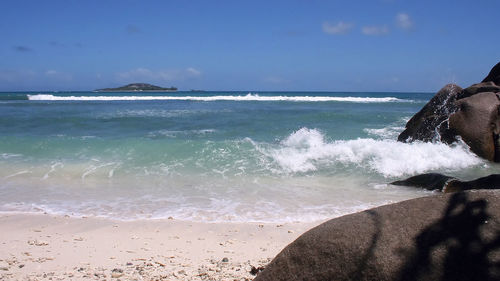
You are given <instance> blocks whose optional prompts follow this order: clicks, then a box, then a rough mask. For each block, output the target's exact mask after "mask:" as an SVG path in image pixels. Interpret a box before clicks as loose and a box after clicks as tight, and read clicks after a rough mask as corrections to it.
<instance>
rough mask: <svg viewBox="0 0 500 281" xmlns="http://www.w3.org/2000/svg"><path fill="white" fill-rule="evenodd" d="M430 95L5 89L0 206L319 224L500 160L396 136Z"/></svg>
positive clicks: (0, 98) (485, 170) (0, 119)
mask: <svg viewBox="0 0 500 281" xmlns="http://www.w3.org/2000/svg"><path fill="white" fill-rule="evenodd" d="M432 96H433V93H396V92H387V93H384V92H376V93H371V92H253V91H252V92H248V91H245V92H236V91H227V92H222V91H217V92H212V91H210V92H206V91H189V92H147V93H146V92H123V93H121V92H113V93H102V92H4V93H0V213H47V214H52V215H68V216H72V217H99V218H109V219H116V220H125V221H128V220H144V219H146V220H154V219H167V218H174V219H177V220H184V221H196V222H262V223H293V222H316V221H322V220H326V219H329V218H334V217H338V216H341V215H345V214H349V213H353V212H357V211H361V210H365V209H368V208H372V207H375V206H380V205H384V204H389V203H394V202H399V201H403V200H407V199H411V198H417V197H423V196H429V195H432V194H435V192H432V191H426V190H422V189H419V188H413V187H401V186H394V185H390V184H389V183H390V182H392V181H395V180H400V179H404V178H407V177H410V176H414V175H417V174H421V173H429V172H438V173H444V174H447V175H451V176H456V177H459V178H461V179H464V180H469V179H474V178H477V177H480V176H485V175H488V174H490V173H496V172H498V170H499V168H500V166H499V165H498V164H494V163H491V162H488V161H485V160H483V159H481V158H478V157H477V156H475V155H474V154H473V153H471V152H470V150H469V148H468V147H467V145H465V144H464V143H463V142H461V141H458V142H457V143H455V144H453V145H445V144H442V143H439V142H435V143H422V142H414V143H401V142H397V141H396V139H397V136H398V134H399V133H400V132H401V131H402V130H403V129H404V126H405V124H406V122H407V121H408V120H409V119H410V118H411V117H412V116H413V115H414V114H415V113H416V112H418V111H419V110H420V109H421V108H422V107H423V106H424V105H425V104H426V102H427V101H429V99H430V98H432Z"/></svg>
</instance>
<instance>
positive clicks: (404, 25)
mask: <svg viewBox="0 0 500 281" xmlns="http://www.w3.org/2000/svg"><path fill="white" fill-rule="evenodd" d="M396 25H397V26H398V27H399V28H401V29H404V30H411V29H412V28H413V21H412V20H411V18H410V16H409V15H408V14H406V13H399V14H397V15H396Z"/></svg>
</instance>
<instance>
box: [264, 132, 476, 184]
mask: <svg viewBox="0 0 500 281" xmlns="http://www.w3.org/2000/svg"><path fill="white" fill-rule="evenodd" d="M261 151H262V152H263V153H265V154H267V155H268V156H269V157H271V158H272V159H273V160H274V161H275V162H276V163H277V164H278V165H279V166H280V167H281V168H282V169H283V170H284V171H286V172H289V173H296V172H311V171H316V170H319V169H321V168H323V167H326V168H329V167H332V166H337V165H339V164H341V165H344V166H350V165H355V166H357V167H361V168H365V169H368V170H372V171H375V172H377V173H380V174H382V175H383V176H384V177H400V176H403V175H414V174H418V173H425V172H428V171H432V170H448V171H456V170H460V169H464V168H468V167H472V166H476V165H480V164H482V163H484V161H483V160H481V159H480V158H478V157H477V156H476V155H475V154H473V153H471V152H470V151H469V148H468V147H467V146H466V145H465V144H463V143H462V144H455V145H452V146H448V145H446V144H443V143H422V142H414V143H401V142H397V141H394V140H374V139H356V140H341V141H331V142H328V141H327V140H325V136H324V135H323V134H322V133H321V132H320V131H318V130H316V129H308V128H302V129H300V130H298V131H296V132H294V133H292V134H291V135H290V136H288V137H287V138H286V139H284V140H283V141H282V142H281V143H280V145H279V147H274V148H269V149H261Z"/></svg>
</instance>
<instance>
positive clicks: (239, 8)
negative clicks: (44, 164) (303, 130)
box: [0, 0, 500, 92]
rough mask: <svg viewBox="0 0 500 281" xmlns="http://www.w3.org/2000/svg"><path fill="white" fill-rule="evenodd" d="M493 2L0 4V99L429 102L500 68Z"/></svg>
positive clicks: (497, 4) (112, 0)
mask: <svg viewBox="0 0 500 281" xmlns="http://www.w3.org/2000/svg"><path fill="white" fill-rule="evenodd" d="M499 10H500V1H499V0H474V1H473V0H432V1H428V0H421V1H415V0H414V1H410V0H408V1H403V0H365V1H361V0H338V1H335V0H331V1H326V0H325V1H319V0H308V1H295V0H289V1H271V0H267V1H260V0H252V1H237V0H232V1H217V0H213V1H209V0H199V1H196V0H192V1H189V0H186V1H168V0H165V1H147V0H145V1H131V0H86V1H83V0H81V1H73V0H45V1H40V0H33V1H25V0H15V1H12V0H2V1H0V11H2V12H1V16H0V38H2V39H1V40H0V91H68V90H75V91H78V90H94V89H98V88H104V87H117V86H121V85H125V84H128V83H135V82H144V83H151V84H155V85H159V86H164V87H170V86H175V87H178V88H179V90H191V89H197V90H212V91H223V90H227V91H370V92H384V91H409V92H436V91H437V90H439V89H440V88H441V87H443V86H444V85H445V84H447V83H456V84H458V85H460V86H462V87H467V86H469V85H471V84H473V83H477V82H480V81H481V80H482V79H483V78H484V77H485V76H486V75H487V74H488V72H489V70H490V69H491V68H492V67H493V66H494V65H495V64H496V63H497V62H499V61H500V28H499V26H500V25H499V23H498V19H499V17H498V11H499Z"/></svg>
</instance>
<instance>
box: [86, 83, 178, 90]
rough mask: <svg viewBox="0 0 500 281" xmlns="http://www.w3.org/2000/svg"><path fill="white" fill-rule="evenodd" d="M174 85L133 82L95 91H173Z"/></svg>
mask: <svg viewBox="0 0 500 281" xmlns="http://www.w3.org/2000/svg"><path fill="white" fill-rule="evenodd" d="M175 91H177V88H176V87H170V88H163V87H159V86H155V85H151V84H147V83H133V84H128V85H125V86H121V87H118V88H104V89H97V90H95V92H175Z"/></svg>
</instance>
